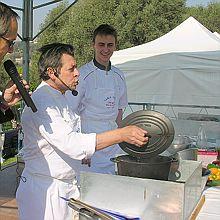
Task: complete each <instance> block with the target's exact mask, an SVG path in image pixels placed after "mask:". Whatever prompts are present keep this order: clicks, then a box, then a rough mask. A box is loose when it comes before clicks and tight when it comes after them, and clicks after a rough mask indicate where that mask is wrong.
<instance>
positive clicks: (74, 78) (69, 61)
mask: <svg viewBox="0 0 220 220" xmlns="http://www.w3.org/2000/svg"><path fill="white" fill-rule="evenodd" d="M61 63H62V67H61V69H60V71H59V73H58V74H59V78H60V79H61V80H62V81H63V82H64V83H65V84H66V85H67V86H68V87H69V88H70V89H71V90H75V89H76V86H77V85H78V82H79V71H78V70H77V68H76V60H75V59H74V57H73V56H71V55H69V54H63V55H62V57H61ZM57 83H58V84H59V88H60V89H59V90H61V91H62V92H65V91H67V90H68V89H69V88H67V87H66V86H65V85H64V84H63V83H62V82H61V81H60V80H58V81H57Z"/></svg>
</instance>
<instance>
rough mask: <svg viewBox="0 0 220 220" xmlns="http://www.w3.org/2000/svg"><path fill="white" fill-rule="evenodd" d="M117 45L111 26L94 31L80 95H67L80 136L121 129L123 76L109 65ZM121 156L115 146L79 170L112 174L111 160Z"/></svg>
mask: <svg viewBox="0 0 220 220" xmlns="http://www.w3.org/2000/svg"><path fill="white" fill-rule="evenodd" d="M116 43H117V32H116V30H115V29H114V28H113V27H112V26H110V25H108V24H102V25H100V26H99V27H97V28H96V29H95V31H94V33H93V41H92V46H93V49H94V59H93V60H92V61H90V62H89V63H86V64H85V65H83V66H82V67H81V68H80V69H79V72H80V84H79V86H78V87H77V91H78V92H79V94H78V96H76V97H72V96H71V95H70V94H68V93H67V97H68V98H69V99H70V101H71V99H72V101H71V102H72V105H73V109H74V110H75V111H76V112H78V114H79V115H80V117H81V129H82V132H85V133H90V132H96V133H100V132H104V131H109V130H112V129H115V128H117V127H118V126H120V123H121V120H122V111H123V109H124V108H125V107H126V106H127V104H128V101H127V89H126V83H125V77H124V74H123V72H122V71H120V70H119V69H118V68H116V67H114V66H112V65H111V62H110V58H111V56H112V54H113V52H114V51H115V49H116ZM121 152H122V150H121V149H120V148H119V146H118V144H115V145H112V146H111V147H110V148H107V149H103V150H101V151H98V152H95V154H94V155H93V156H92V157H91V160H83V161H82V164H80V163H79V162H77V167H78V170H79V171H87V172H96V173H107V174H114V173H115V165H114V163H113V162H111V161H110V158H113V157H115V155H117V154H119V153H121ZM85 164H87V165H88V166H86V165H85Z"/></svg>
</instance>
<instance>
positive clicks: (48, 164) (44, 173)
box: [16, 82, 96, 220]
mask: <svg viewBox="0 0 220 220" xmlns="http://www.w3.org/2000/svg"><path fill="white" fill-rule="evenodd" d="M31 97H32V99H33V101H34V103H35V105H36V107H37V112H36V113H33V112H32V110H31V109H30V108H27V107H25V108H24V111H23V114H22V128H23V131H24V141H23V143H24V147H23V148H22V154H23V159H24V161H25V168H24V171H23V173H22V179H21V181H20V184H19V187H18V190H17V193H16V199H17V203H18V208H19V217H20V220H30V219H32V220H43V219H45V220H70V219H71V220H72V219H73V216H72V209H71V208H69V207H68V206H67V202H66V201H65V200H64V199H62V198H61V197H64V198H67V199H69V198H71V197H73V198H77V197H78V196H79V191H78V189H77V186H76V180H75V171H74V167H73V161H74V160H75V159H77V160H82V159H83V158H86V157H91V155H92V154H93V153H94V152H95V145H96V134H94V133H92V134H82V133H78V132H79V126H78V117H77V116H76V115H75V114H74V113H73V111H72V110H71V109H70V107H69V105H68V102H67V100H66V97H65V95H63V94H61V93H60V92H59V91H58V90H55V89H53V88H52V87H50V86H49V85H48V84H47V83H46V82H42V83H41V84H40V85H39V86H38V88H37V89H36V91H35V92H34V93H33V94H32V96H31Z"/></svg>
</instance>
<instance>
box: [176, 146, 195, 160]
mask: <svg viewBox="0 0 220 220" xmlns="http://www.w3.org/2000/svg"><path fill="white" fill-rule="evenodd" d="M197 155H198V149H197V148H189V149H185V150H181V151H178V152H177V153H176V156H177V159H182V160H195V161H196V160H197Z"/></svg>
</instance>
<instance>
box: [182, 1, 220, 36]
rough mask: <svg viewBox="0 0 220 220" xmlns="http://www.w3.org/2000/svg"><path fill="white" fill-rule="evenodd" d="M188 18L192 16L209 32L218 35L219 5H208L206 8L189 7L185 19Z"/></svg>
mask: <svg viewBox="0 0 220 220" xmlns="http://www.w3.org/2000/svg"><path fill="white" fill-rule="evenodd" d="M189 16H193V17H194V18H195V19H197V20H198V21H199V22H200V23H202V24H203V25H204V26H205V27H207V28H208V29H209V30H210V31H212V32H215V31H216V32H218V33H220V25H219V24H220V3H210V4H208V6H207V7H203V6H197V7H190V8H188V9H187V12H186V14H185V18H187V17H189Z"/></svg>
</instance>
